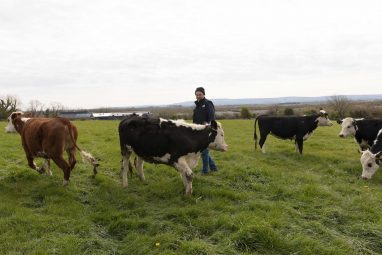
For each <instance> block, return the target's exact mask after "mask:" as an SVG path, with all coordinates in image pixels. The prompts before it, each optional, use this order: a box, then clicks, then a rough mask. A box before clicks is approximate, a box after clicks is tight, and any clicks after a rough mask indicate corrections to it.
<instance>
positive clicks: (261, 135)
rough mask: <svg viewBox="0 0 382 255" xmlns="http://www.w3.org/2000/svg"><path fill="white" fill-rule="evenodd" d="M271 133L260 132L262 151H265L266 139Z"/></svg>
mask: <svg viewBox="0 0 382 255" xmlns="http://www.w3.org/2000/svg"><path fill="white" fill-rule="evenodd" d="M268 134H269V133H260V140H259V145H260V149H261V151H262V153H265V145H264V143H265V140H266V139H267V136H268Z"/></svg>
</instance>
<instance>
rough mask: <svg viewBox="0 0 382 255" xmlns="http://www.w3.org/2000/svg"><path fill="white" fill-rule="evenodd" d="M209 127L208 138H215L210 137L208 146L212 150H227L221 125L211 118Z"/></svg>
mask: <svg viewBox="0 0 382 255" xmlns="http://www.w3.org/2000/svg"><path fill="white" fill-rule="evenodd" d="M210 128H211V129H212V133H210V138H214V136H215V138H214V139H211V141H210V144H209V146H208V147H209V148H210V149H212V150H217V151H227V148H228V145H227V144H226V143H225V141H224V131H223V127H222V125H221V124H220V123H219V122H216V121H214V120H213V121H212V122H211V127H210Z"/></svg>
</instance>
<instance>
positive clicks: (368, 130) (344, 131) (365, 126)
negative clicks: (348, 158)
mask: <svg viewBox="0 0 382 255" xmlns="http://www.w3.org/2000/svg"><path fill="white" fill-rule="evenodd" d="M337 123H338V124H341V132H340V133H339V136H340V137H341V138H345V137H348V136H354V138H355V140H356V141H357V143H358V145H359V147H360V149H361V150H363V151H364V150H366V149H368V148H370V147H371V146H373V143H374V140H375V138H376V137H377V134H378V132H379V130H380V129H381V128H382V119H354V118H350V117H348V118H345V119H343V120H337Z"/></svg>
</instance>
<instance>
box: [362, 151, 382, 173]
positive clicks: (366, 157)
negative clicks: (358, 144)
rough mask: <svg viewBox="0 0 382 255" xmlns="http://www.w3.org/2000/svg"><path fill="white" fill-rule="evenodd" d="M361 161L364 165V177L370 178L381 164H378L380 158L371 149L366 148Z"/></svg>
mask: <svg viewBox="0 0 382 255" xmlns="http://www.w3.org/2000/svg"><path fill="white" fill-rule="evenodd" d="M360 161H361V165H362V178H363V179H370V178H371V177H372V176H373V175H374V174H375V172H376V171H377V170H378V168H379V164H377V161H379V159H378V158H377V156H376V155H375V154H373V153H372V152H371V151H369V150H366V151H364V152H363V153H362V156H361V159H360Z"/></svg>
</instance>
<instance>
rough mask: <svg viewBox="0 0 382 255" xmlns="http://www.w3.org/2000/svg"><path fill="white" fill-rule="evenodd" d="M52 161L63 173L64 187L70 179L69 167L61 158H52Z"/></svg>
mask: <svg viewBox="0 0 382 255" xmlns="http://www.w3.org/2000/svg"><path fill="white" fill-rule="evenodd" d="M52 159H53V161H54V163H56V164H57V166H58V167H59V168H61V169H62V171H63V172H64V185H67V184H68V183H69V177H70V165H69V164H68V162H66V161H65V159H64V158H63V157H62V156H58V157H54V158H52Z"/></svg>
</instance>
